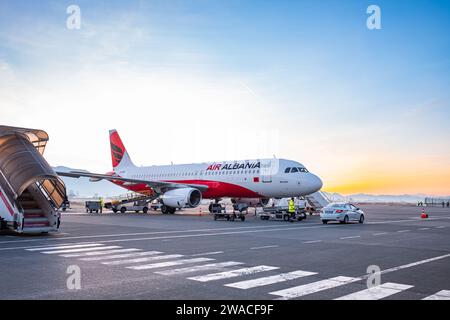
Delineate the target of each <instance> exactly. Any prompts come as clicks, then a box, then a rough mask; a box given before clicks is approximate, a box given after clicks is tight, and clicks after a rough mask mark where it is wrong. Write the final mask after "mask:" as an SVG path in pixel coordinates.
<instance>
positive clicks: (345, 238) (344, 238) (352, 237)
mask: <svg viewBox="0 0 450 320" xmlns="http://www.w3.org/2000/svg"><path fill="white" fill-rule="evenodd" d="M356 238H361V236H351V237H342V238H339V239H340V240H347V239H356Z"/></svg>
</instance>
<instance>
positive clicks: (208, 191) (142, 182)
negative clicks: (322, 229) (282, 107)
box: [57, 130, 322, 213]
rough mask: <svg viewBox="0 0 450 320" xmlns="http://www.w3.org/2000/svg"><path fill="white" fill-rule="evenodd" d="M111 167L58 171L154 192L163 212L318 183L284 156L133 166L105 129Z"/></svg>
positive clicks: (249, 199) (298, 190) (258, 198)
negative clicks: (109, 169) (98, 171)
mask: <svg viewBox="0 0 450 320" xmlns="http://www.w3.org/2000/svg"><path fill="white" fill-rule="evenodd" d="M109 138H110V143H111V157H112V165H113V171H112V172H109V173H107V174H95V173H87V172H80V171H70V172H57V173H58V174H59V175H61V176H66V177H72V178H79V177H89V178H91V180H92V181H95V180H103V179H104V180H109V181H111V182H113V183H115V184H117V185H119V186H121V187H123V188H126V189H128V190H131V191H134V192H138V193H142V194H145V195H154V196H159V198H160V199H161V202H162V203H163V207H162V208H161V210H162V212H163V213H167V212H168V213H174V212H175V210H176V208H184V207H191V208H195V207H197V206H198V205H199V204H200V201H201V200H202V198H205V199H215V200H220V199H221V198H225V197H226V198H231V199H232V201H233V202H235V203H252V204H255V203H256V202H259V203H263V204H264V203H266V202H267V201H268V199H270V198H284V197H297V196H303V195H309V194H311V193H314V192H316V191H319V190H320V189H321V188H322V181H321V180H320V178H319V177H317V176H316V175H314V174H312V173H310V172H309V171H308V170H307V169H306V168H305V167H304V166H303V165H302V164H300V163H298V162H296V161H291V160H284V159H257V160H241V161H223V162H214V163H200V164H180V165H165V166H149V167H137V166H135V165H134V164H133V162H132V161H131V159H130V156H129V155H128V152H127V150H126V149H125V146H124V144H123V143H122V140H121V139H120V136H119V134H118V132H117V131H116V130H111V131H110V132H109Z"/></svg>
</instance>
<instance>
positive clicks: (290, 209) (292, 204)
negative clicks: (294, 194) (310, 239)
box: [288, 198, 295, 221]
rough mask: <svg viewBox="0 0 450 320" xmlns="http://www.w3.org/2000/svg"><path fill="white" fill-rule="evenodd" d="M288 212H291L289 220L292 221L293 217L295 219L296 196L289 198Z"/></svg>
mask: <svg viewBox="0 0 450 320" xmlns="http://www.w3.org/2000/svg"><path fill="white" fill-rule="evenodd" d="M288 213H289V220H290V221H292V219H294V216H295V202H294V198H291V199H290V200H289V206H288Z"/></svg>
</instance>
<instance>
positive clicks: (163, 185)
mask: <svg viewBox="0 0 450 320" xmlns="http://www.w3.org/2000/svg"><path fill="white" fill-rule="evenodd" d="M56 173H57V174H58V175H60V176H63V177H70V178H80V177H87V178H91V179H95V180H108V181H123V182H125V183H127V184H146V185H147V186H148V187H150V188H152V189H153V190H154V191H155V192H156V193H164V192H166V191H168V190H171V189H178V188H187V187H190V188H196V189H198V190H200V191H206V190H207V189H208V186H205V185H201V184H192V183H177V182H166V181H154V180H142V179H132V178H122V177H119V176H116V175H107V174H99V173H90V172H85V171H69V172H61V171H57V172H56Z"/></svg>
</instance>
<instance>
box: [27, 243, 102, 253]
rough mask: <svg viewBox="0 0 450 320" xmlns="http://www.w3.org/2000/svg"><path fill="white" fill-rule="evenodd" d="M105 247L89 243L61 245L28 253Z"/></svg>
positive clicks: (35, 249) (40, 248)
mask: <svg viewBox="0 0 450 320" xmlns="http://www.w3.org/2000/svg"><path fill="white" fill-rule="evenodd" d="M99 246H103V244H102V243H88V244H76V245H61V246H54V247H39V248H32V249H26V250H27V251H45V250H58V249H75V248H87V247H99Z"/></svg>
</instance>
